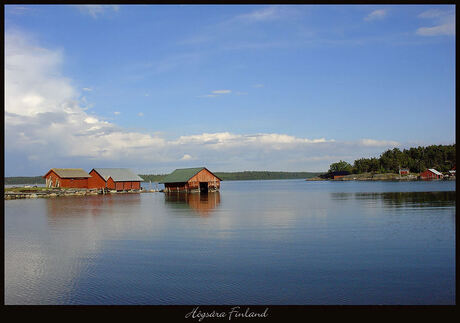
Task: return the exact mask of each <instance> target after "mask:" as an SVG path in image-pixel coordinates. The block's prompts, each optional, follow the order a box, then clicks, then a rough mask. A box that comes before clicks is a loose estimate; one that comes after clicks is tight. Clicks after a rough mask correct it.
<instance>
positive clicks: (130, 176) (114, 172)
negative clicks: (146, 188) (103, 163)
mask: <svg viewBox="0 0 460 323" xmlns="http://www.w3.org/2000/svg"><path fill="white" fill-rule="evenodd" d="M93 169H94V170H95V171H96V172H97V173H98V174H99V175H101V176H102V178H104V180H106V181H107V180H108V179H109V177H112V179H113V180H114V181H115V182H143V181H144V180H143V179H142V178H141V177H139V176H137V175H136V174H134V173H133V172H132V171H131V170H129V169H127V168H93Z"/></svg>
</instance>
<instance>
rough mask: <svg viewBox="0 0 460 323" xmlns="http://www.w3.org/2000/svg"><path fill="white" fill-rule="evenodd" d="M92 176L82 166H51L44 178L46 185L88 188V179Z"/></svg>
mask: <svg viewBox="0 0 460 323" xmlns="http://www.w3.org/2000/svg"><path fill="white" fill-rule="evenodd" d="M90 177H91V175H89V174H88V173H87V172H85V171H84V170H83V169H81V168H51V169H50V170H49V171H48V173H46V174H45V175H44V176H43V178H45V179H46V187H62V188H88V179H89V178H90Z"/></svg>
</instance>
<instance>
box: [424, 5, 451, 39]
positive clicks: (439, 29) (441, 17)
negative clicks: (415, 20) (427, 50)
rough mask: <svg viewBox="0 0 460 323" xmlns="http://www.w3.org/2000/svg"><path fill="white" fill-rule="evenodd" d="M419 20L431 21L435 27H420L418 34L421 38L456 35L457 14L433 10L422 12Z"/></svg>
mask: <svg viewBox="0 0 460 323" xmlns="http://www.w3.org/2000/svg"><path fill="white" fill-rule="evenodd" d="M418 17H419V18H422V19H426V20H431V21H432V22H433V23H434V24H435V25H434V26H431V27H420V28H418V29H417V31H416V34H417V35H420V36H439V35H451V36H453V35H455V12H453V11H443V10H438V9H431V10H427V11H424V12H422V13H421V14H420V15H419V16H418Z"/></svg>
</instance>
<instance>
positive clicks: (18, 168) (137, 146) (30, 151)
mask: <svg viewBox="0 0 460 323" xmlns="http://www.w3.org/2000/svg"><path fill="white" fill-rule="evenodd" d="M63 57H64V55H63V53H62V52H60V51H57V50H50V49H45V48H42V47H40V46H38V45H36V44H35V43H34V42H33V41H32V40H30V39H28V38H27V37H26V36H24V35H23V34H18V33H10V32H9V33H7V34H6V37H5V174H6V175H7V176H14V175H26V176H27V175H37V174H40V173H42V172H45V171H46V170H48V169H49V168H51V167H82V168H85V169H86V168H87V169H90V168H91V167H94V165H95V164H99V165H106V167H130V168H133V169H136V168H140V167H146V166H149V167H153V168H154V169H156V171H157V172H161V171H171V168H174V167H180V166H182V165H183V164H181V163H183V162H184V161H190V160H194V161H196V163H197V164H199V165H207V166H209V167H211V168H213V169H217V170H230V171H231V170H244V169H268V170H275V169H278V170H279V169H284V170H311V171H316V170H326V169H327V168H328V166H329V164H330V162H334V161H337V160H338V159H340V158H342V159H344V158H345V157H344V156H346V157H348V156H356V158H360V157H362V156H363V155H364V156H365V155H366V154H373V153H378V152H381V151H382V149H383V148H384V147H385V146H389V147H390V146H392V145H395V144H396V142H394V141H378V140H373V139H363V140H361V141H356V142H337V141H335V140H334V139H331V138H304V137H301V136H292V135H288V134H282V133H258V134H257V133H256V134H236V133H232V132H216V133H207V132H205V133H201V134H194V135H184V136H180V137H178V138H173V139H168V140H167V139H165V137H164V134H162V133H155V132H153V131H152V132H151V133H142V132H138V131H128V130H125V129H122V128H120V127H119V126H117V125H116V124H114V123H112V122H109V121H106V120H104V118H102V117H100V116H98V115H96V114H94V113H93V114H88V113H87V112H86V111H85V108H83V107H82V106H81V102H79V101H78V97H80V93H78V91H77V90H76V89H75V88H74V87H73V86H72V83H71V80H69V79H67V78H65V77H64V76H63V75H62V74H61V65H62V62H63ZM114 114H115V115H119V114H120V112H119V111H115V112H114ZM190 151H193V152H194V153H193V157H192V156H191V155H190V154H189V153H188V152H190ZM331 152H333V154H334V156H333V157H331V159H328V156H330V155H331ZM31 156H33V157H31ZM133 156H135V158H133ZM198 156H199V157H198Z"/></svg>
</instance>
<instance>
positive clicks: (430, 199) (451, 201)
mask: <svg viewBox="0 0 460 323" xmlns="http://www.w3.org/2000/svg"><path fill="white" fill-rule="evenodd" d="M330 194H331V199H332V200H351V199H354V200H378V201H382V202H383V205H384V206H385V207H394V208H399V207H407V206H410V207H443V206H455V195H456V194H455V191H441V192H378V193H375V192H373V193H362V192H360V193H330Z"/></svg>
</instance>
